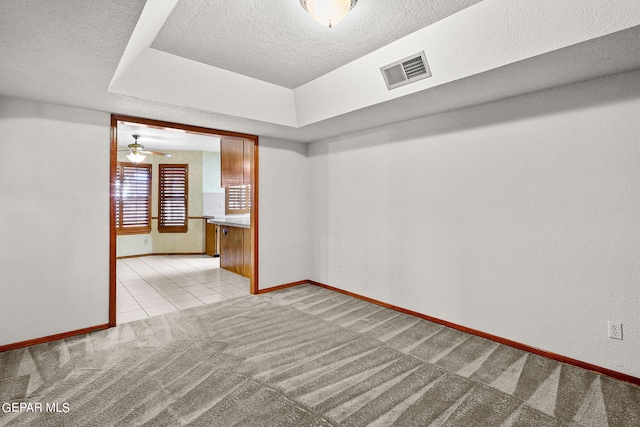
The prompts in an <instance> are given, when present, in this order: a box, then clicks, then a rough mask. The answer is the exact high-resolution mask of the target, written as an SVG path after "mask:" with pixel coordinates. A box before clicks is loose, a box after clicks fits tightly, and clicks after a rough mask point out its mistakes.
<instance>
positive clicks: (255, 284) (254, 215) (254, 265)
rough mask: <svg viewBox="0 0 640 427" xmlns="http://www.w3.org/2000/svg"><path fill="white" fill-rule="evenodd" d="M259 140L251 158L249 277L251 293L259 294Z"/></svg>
mask: <svg viewBox="0 0 640 427" xmlns="http://www.w3.org/2000/svg"><path fill="white" fill-rule="evenodd" d="M258 140H259V138H258V137H256V139H255V140H254V141H253V156H252V159H251V226H250V228H251V233H252V236H251V237H252V242H251V244H252V245H253V248H252V249H253V250H252V251H251V277H250V279H249V293H251V294H254V295H255V294H258V293H260V286H259V271H258V267H259V257H258V252H259V251H258V225H259V218H260V216H259V215H258V199H259V197H258V195H259V194H260V192H259V191H258V189H259V179H258V177H259V176H260V173H259V172H260V168H259V160H258V159H259V155H258V154H259V148H258V145H259V144H258Z"/></svg>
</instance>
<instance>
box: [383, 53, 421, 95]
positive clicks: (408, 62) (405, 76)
mask: <svg viewBox="0 0 640 427" xmlns="http://www.w3.org/2000/svg"><path fill="white" fill-rule="evenodd" d="M380 71H382V76H383V77H384V81H385V83H386V84H387V89H389V90H391V89H395V88H397V87H399V86H403V85H406V84H408V83H413V82H415V81H417V80H421V79H425V78H427V77H431V70H430V69H429V64H427V57H426V56H425V55H424V51H423V52H420V53H417V54H415V55H411V56H409V57H407V58H404V59H401V60H400V61H396V62H394V63H393V64H389V65H385V66H384V67H382V68H380Z"/></svg>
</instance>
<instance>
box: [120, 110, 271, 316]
mask: <svg viewBox="0 0 640 427" xmlns="http://www.w3.org/2000/svg"><path fill="white" fill-rule="evenodd" d="M119 121H126V122H131V123H138V124H142V125H147V126H152V127H161V128H173V129H180V130H183V131H185V132H192V133H198V134H203V133H204V134H208V135H214V136H220V137H222V136H231V137H236V138H242V139H248V140H251V141H253V153H252V154H253V158H252V159H251V160H252V161H251V166H252V167H251V227H250V229H251V237H252V242H251V245H252V248H251V278H250V281H249V292H250V293H251V294H257V293H259V291H260V288H259V286H258V194H259V193H258V139H259V138H258V136H257V135H249V134H243V133H238V132H229V131H224V130H218V129H210V128H204V127H200V126H191V125H185V124H180V123H173V122H165V121H161V120H152V119H145V118H141V117H133V116H124V115H119V114H112V115H111V156H110V162H111V163H110V168H109V183H110V191H109V194H110V200H109V233H110V234H109V326H110V327H113V326H116V321H117V319H116V240H117V238H116V223H115V206H116V203H115V202H116V193H115V183H116V166H117V163H118V122H119Z"/></svg>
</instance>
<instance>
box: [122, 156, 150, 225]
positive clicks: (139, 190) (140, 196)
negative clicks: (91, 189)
mask: <svg viewBox="0 0 640 427" xmlns="http://www.w3.org/2000/svg"><path fill="white" fill-rule="evenodd" d="M115 192H116V209H115V214H116V233H117V234H146V233H150V232H151V165H144V164H135V163H122V162H118V164H117V166H116V191H115Z"/></svg>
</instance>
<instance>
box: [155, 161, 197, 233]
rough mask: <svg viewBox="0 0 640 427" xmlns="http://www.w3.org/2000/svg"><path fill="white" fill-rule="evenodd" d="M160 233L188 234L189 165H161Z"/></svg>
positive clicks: (159, 196) (159, 193)
mask: <svg viewBox="0 0 640 427" xmlns="http://www.w3.org/2000/svg"><path fill="white" fill-rule="evenodd" d="M159 166H160V169H159V181H160V184H159V191H158V198H159V200H160V201H159V205H158V231H159V232H160V233H186V232H187V220H188V217H187V212H188V210H187V198H188V188H189V179H188V178H189V170H188V165H169V164H165V165H159Z"/></svg>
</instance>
